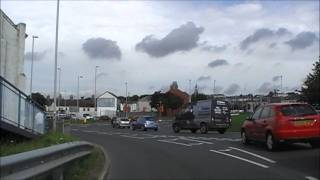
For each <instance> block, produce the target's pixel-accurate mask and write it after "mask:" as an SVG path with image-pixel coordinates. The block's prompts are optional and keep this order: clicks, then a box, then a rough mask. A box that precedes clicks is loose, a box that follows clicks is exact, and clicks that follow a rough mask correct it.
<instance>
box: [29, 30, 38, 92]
mask: <svg viewBox="0 0 320 180" xmlns="http://www.w3.org/2000/svg"><path fill="white" fill-rule="evenodd" d="M36 38H39V37H38V36H32V51H31V72H30V97H31V98H32V75H33V58H34V39H36Z"/></svg>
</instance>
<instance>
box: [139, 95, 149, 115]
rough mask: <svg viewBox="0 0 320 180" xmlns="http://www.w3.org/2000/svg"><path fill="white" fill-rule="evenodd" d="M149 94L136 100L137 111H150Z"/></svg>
mask: <svg viewBox="0 0 320 180" xmlns="http://www.w3.org/2000/svg"><path fill="white" fill-rule="evenodd" d="M150 102H151V96H145V97H143V98H141V99H139V100H138V111H139V112H151V106H150Z"/></svg>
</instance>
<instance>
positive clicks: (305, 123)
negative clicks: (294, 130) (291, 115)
mask: <svg viewBox="0 0 320 180" xmlns="http://www.w3.org/2000/svg"><path fill="white" fill-rule="evenodd" d="M309 122H310V121H309V120H303V121H294V125H295V126H305V125H309V124H310V123H309Z"/></svg>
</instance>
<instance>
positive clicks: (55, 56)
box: [53, 0, 60, 131]
mask: <svg viewBox="0 0 320 180" xmlns="http://www.w3.org/2000/svg"><path fill="white" fill-rule="evenodd" d="M59 7H60V0H57V17H56V40H55V50H54V88H53V111H54V117H53V118H54V119H53V131H56V128H57V116H56V113H57V106H56V102H57V66H58V36H59Z"/></svg>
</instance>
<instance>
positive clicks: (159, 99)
mask: <svg viewBox="0 0 320 180" xmlns="http://www.w3.org/2000/svg"><path fill="white" fill-rule="evenodd" d="M164 101H165V95H164V93H161V92H160V91H156V92H154V93H153V94H152V95H151V102H150V106H151V107H152V108H158V107H159V104H160V103H163V102H164Z"/></svg>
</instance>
